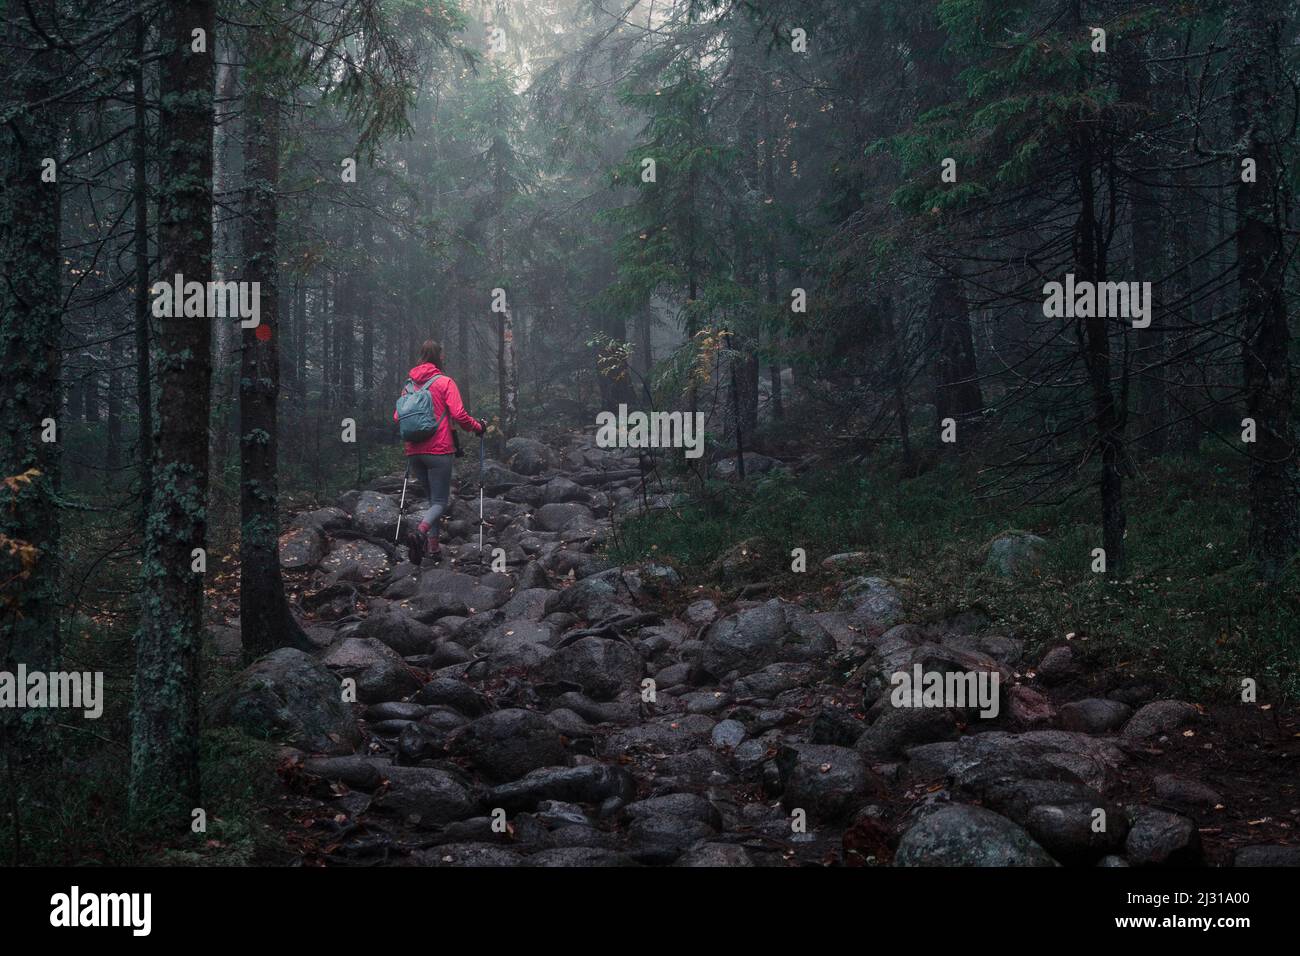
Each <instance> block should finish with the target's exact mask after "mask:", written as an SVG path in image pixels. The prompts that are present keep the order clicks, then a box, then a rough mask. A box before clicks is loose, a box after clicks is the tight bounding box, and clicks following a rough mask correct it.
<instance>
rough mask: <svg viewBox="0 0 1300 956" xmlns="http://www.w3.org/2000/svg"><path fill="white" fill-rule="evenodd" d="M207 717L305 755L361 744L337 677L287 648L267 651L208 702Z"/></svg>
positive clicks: (315, 662) (341, 750)
mask: <svg viewBox="0 0 1300 956" xmlns="http://www.w3.org/2000/svg"><path fill="white" fill-rule="evenodd" d="M208 719H209V722H210V723H212V724H213V725H217V726H223V725H230V726H236V727H239V728H241V729H242V730H243V731H244V732H245V733H248V734H250V735H252V736H255V737H261V738H271V737H279V738H283V739H284V740H285V741H286V742H287V743H289V744H290V745H291V746H294V747H297V748H298V749H300V750H306V751H311V752H318V753H331V754H335V753H350V752H351V751H352V750H353V749H354V748H355V747H356V745H357V744H358V743H360V741H361V734H360V731H359V730H358V729H357V723H356V721H355V720H354V719H353V717H352V709H351V707H349V706H348V705H347V704H345V703H344V702H343V694H342V692H341V689H340V687H339V682H338V678H336V677H335V676H334V675H333V674H332V673H330V671H329V670H328V669H327V668H326V667H324V666H323V665H321V664H320V663H318V662H317V661H315V660H313V659H312V658H311V657H310V656H309V655H307V654H305V653H303V652H302V651H299V650H294V649H292V648H280V649H279V650H276V651H272V652H271V653H270V654H267V655H266V656H265V657H263V658H261V659H260V660H257V661H255V662H254V663H253V664H251V665H250V666H249V667H247V668H245V669H244V670H243V671H241V672H240V673H239V674H237V675H236V676H235V678H234V680H233V681H232V682H231V685H230V687H229V688H227V689H226V690H225V691H224V692H223V693H222V694H220V695H219V696H218V697H217V698H216V699H215V700H214V701H213V702H212V705H211V706H210V707H209V710H208Z"/></svg>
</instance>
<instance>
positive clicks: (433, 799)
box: [374, 766, 478, 827]
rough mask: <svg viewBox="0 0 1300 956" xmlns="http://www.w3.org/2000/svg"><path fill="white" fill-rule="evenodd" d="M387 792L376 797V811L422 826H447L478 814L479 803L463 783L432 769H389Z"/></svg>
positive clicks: (387, 773) (386, 774)
mask: <svg viewBox="0 0 1300 956" xmlns="http://www.w3.org/2000/svg"><path fill="white" fill-rule="evenodd" d="M384 776H385V778H386V779H387V781H388V790H387V791H386V792H385V793H383V794H381V795H380V796H377V797H376V798H375V801H374V806H375V808H376V809H378V810H381V811H384V812H387V813H393V814H396V815H398V816H400V817H401V818H402V819H403V820H405V821H406V822H407V823H411V824H413V825H415V826H419V827H439V826H445V825H446V824H448V823H451V822H452V821H454V820H464V819H465V818H466V817H470V816H473V815H474V813H475V812H476V811H477V809H478V807H477V801H476V800H475V799H474V796H473V794H472V793H471V792H470V791H469V789H468V788H466V787H465V785H464V784H463V783H461V782H460V781H459V780H457V779H456V778H455V777H454V776H452V775H451V774H449V773H446V772H445V771H442V770H435V769H433V768H431V767H397V766H393V767H388V768H387V769H386V770H385V772H384Z"/></svg>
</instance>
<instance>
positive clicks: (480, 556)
mask: <svg viewBox="0 0 1300 956" xmlns="http://www.w3.org/2000/svg"><path fill="white" fill-rule="evenodd" d="M483 433H484V434H486V433H487V429H486V428H484V429H483ZM478 576H479V577H483V435H479V436H478Z"/></svg>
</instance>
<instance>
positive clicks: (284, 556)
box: [280, 526, 325, 571]
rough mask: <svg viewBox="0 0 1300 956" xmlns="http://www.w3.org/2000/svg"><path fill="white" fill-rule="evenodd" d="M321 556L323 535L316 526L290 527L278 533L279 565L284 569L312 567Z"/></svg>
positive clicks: (323, 544)
mask: <svg viewBox="0 0 1300 956" xmlns="http://www.w3.org/2000/svg"><path fill="white" fill-rule="evenodd" d="M323 557H325V535H324V534H322V533H321V532H320V530H318V529H317V528H315V527H310V526H309V527H305V528H290V529H289V530H288V531H286V532H285V533H284V534H282V535H280V567H282V568H284V569H285V570H286V571H299V570H303V569H305V568H314V567H316V565H318V564H320V560H321V558H323Z"/></svg>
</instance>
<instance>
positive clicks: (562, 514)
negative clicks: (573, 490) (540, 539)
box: [533, 501, 596, 531]
mask: <svg viewBox="0 0 1300 956" xmlns="http://www.w3.org/2000/svg"><path fill="white" fill-rule="evenodd" d="M533 527H534V528H538V529H540V530H542V531H571V530H575V529H579V528H581V529H588V528H595V527H596V516H595V515H594V514H592V511H591V509H590V508H588V507H587V506H586V505H584V504H579V503H578V502H576V501H567V502H553V503H551V504H546V505H542V506H541V507H540V508H538V509H537V510H536V511H535V512H533Z"/></svg>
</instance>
